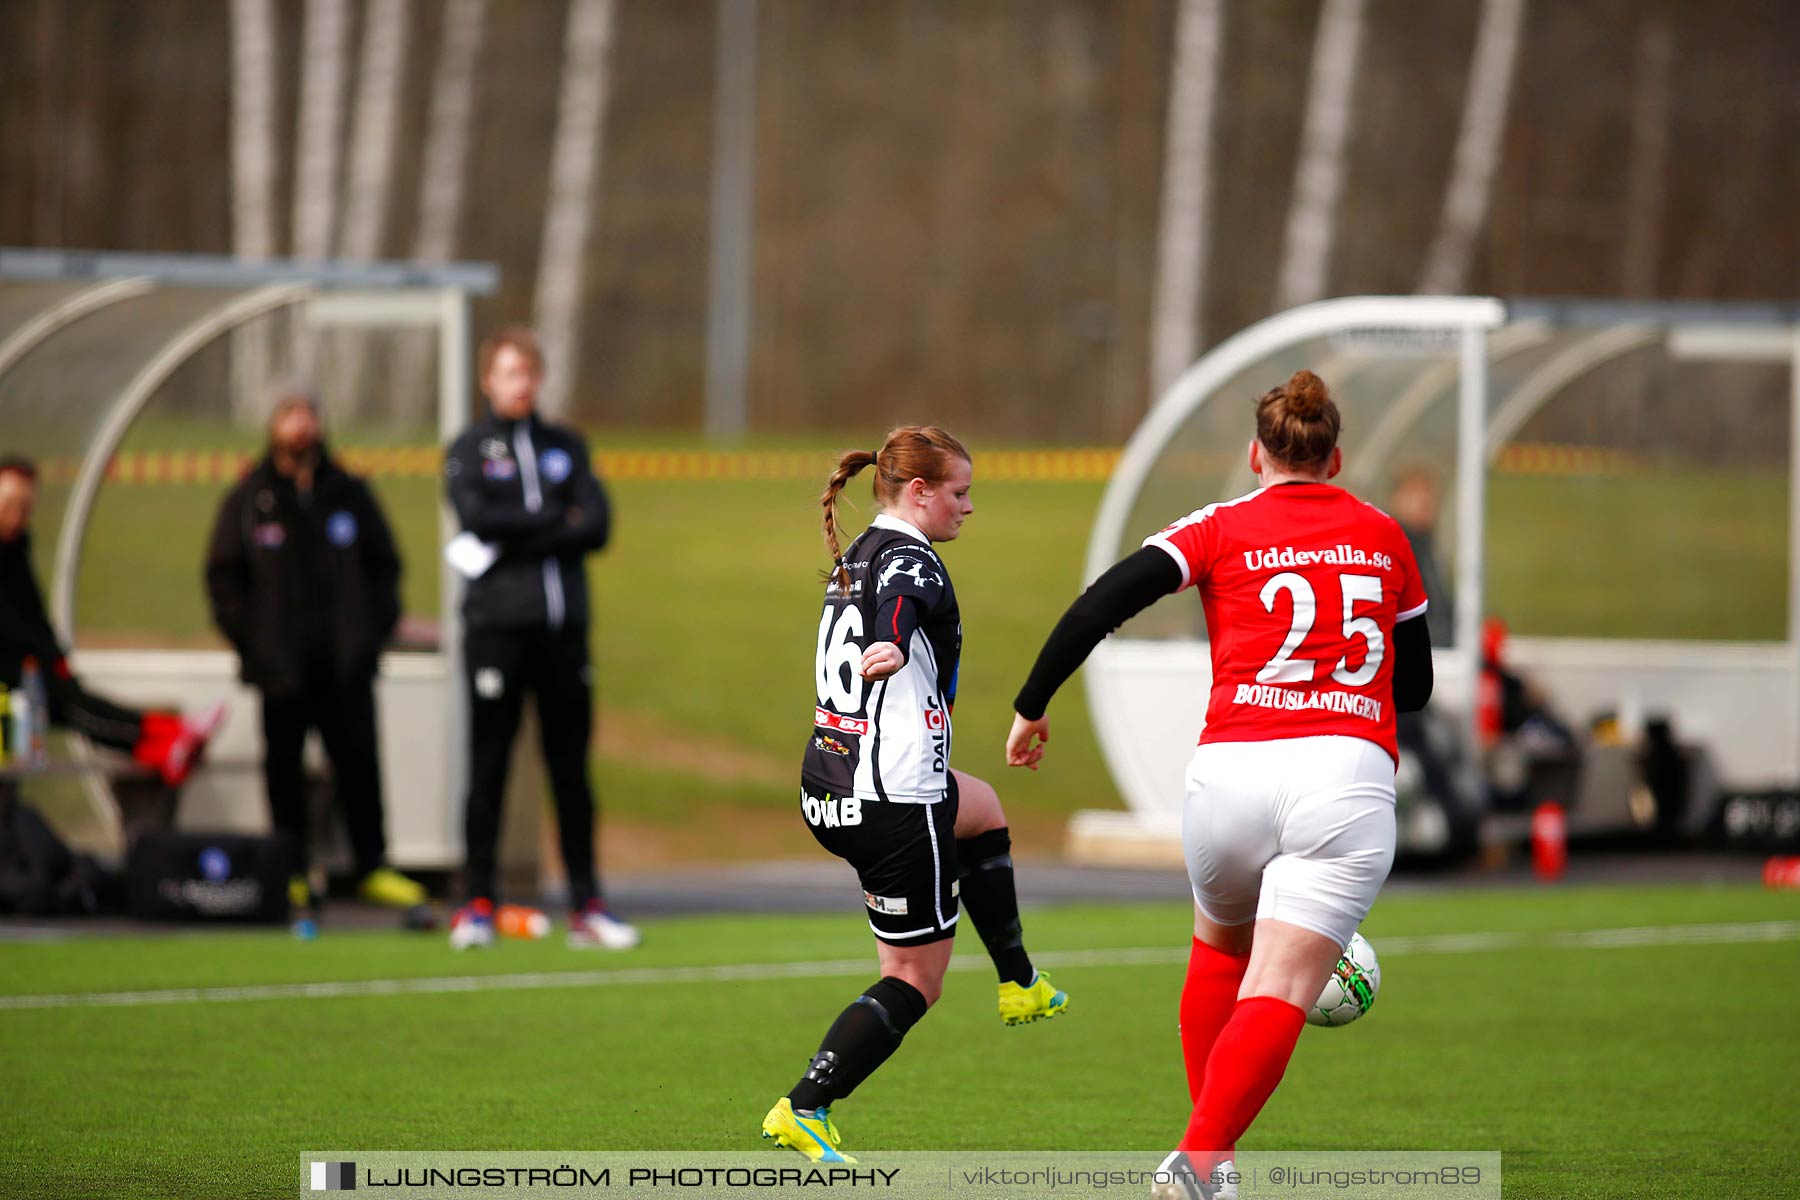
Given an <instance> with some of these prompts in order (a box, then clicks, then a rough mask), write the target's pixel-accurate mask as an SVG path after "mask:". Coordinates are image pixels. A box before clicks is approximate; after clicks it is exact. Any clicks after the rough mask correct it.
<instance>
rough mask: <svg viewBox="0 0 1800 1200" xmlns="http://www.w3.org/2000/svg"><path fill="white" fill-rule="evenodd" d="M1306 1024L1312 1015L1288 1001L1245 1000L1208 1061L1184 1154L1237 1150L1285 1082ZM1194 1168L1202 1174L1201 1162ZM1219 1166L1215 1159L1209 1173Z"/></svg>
mask: <svg viewBox="0 0 1800 1200" xmlns="http://www.w3.org/2000/svg"><path fill="white" fill-rule="evenodd" d="M1305 1024H1306V1014H1305V1013H1304V1012H1302V1011H1301V1010H1300V1009H1299V1007H1297V1006H1296V1005H1292V1004H1289V1003H1288V1002H1287V1001H1286V1000H1278V999H1276V998H1275V997H1274V996H1251V997H1249V998H1248V999H1245V1000H1240V1001H1239V1002H1238V1006H1237V1008H1236V1009H1235V1010H1234V1011H1233V1012H1232V1014H1231V1020H1229V1021H1227V1022H1226V1023H1225V1028H1224V1029H1221V1030H1220V1031H1219V1036H1218V1039H1217V1040H1216V1041H1215V1042H1214V1043H1213V1050H1212V1054H1211V1056H1210V1057H1208V1058H1207V1060H1206V1079H1205V1082H1204V1083H1202V1084H1201V1086H1200V1099H1199V1100H1197V1101H1196V1102H1195V1103H1194V1115H1193V1118H1192V1119H1191V1120H1189V1122H1188V1127H1187V1133H1185V1134H1184V1135H1182V1139H1181V1147H1180V1148H1181V1149H1183V1150H1188V1151H1201V1152H1208V1151H1210V1152H1215V1153H1216V1152H1220V1151H1225V1150H1229V1149H1230V1148H1231V1147H1233V1146H1235V1145H1236V1144H1237V1140H1238V1138H1239V1137H1241V1136H1243V1133H1244V1130H1246V1129H1248V1128H1250V1122H1252V1121H1254V1120H1256V1114H1257V1113H1259V1112H1261V1111H1262V1107H1263V1105H1264V1104H1267V1103H1268V1101H1269V1096H1270V1094H1271V1093H1272V1092H1274V1090H1275V1085H1276V1084H1278V1083H1280V1082H1281V1074H1282V1072H1283V1071H1286V1070H1287V1064H1288V1059H1289V1058H1290V1057H1292V1056H1293V1053H1294V1043H1296V1042H1298V1041H1299V1040H1300V1030H1301V1028H1302V1027H1303V1026H1304V1025H1305ZM1194 1165H1195V1167H1196V1169H1198V1168H1199V1167H1200V1163H1199V1161H1198V1160H1196V1161H1195V1164H1194ZM1216 1165H1218V1164H1217V1162H1216V1161H1214V1160H1211V1159H1209V1160H1208V1161H1207V1162H1206V1166H1205V1170H1206V1171H1207V1172H1210V1171H1211V1170H1212V1168H1213V1167H1214V1166H1216Z"/></svg>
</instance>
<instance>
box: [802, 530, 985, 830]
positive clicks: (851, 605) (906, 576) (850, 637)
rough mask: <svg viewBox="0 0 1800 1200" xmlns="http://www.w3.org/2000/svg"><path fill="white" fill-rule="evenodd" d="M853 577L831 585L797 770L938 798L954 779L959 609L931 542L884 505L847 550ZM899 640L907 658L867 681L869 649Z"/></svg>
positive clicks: (820, 781)
mask: <svg viewBox="0 0 1800 1200" xmlns="http://www.w3.org/2000/svg"><path fill="white" fill-rule="evenodd" d="M844 566H845V568H846V569H847V570H848V571H849V574H850V582H849V586H848V587H847V588H844V587H840V586H838V584H837V583H836V582H835V581H832V582H828V583H827V584H826V585H825V607H824V612H823V613H822V614H821V615H820V617H819V642H818V656H817V658H816V660H815V664H814V675H815V681H816V683H817V684H818V705H817V707H816V708H815V709H814V711H813V730H812V736H811V739H810V740H809V741H808V742H807V746H806V756H805V759H804V760H803V762H802V765H801V769H800V774H801V778H802V779H803V780H804V781H805V782H806V783H807V784H808V785H809V786H811V787H812V788H813V789H814V790H815V791H818V792H822V793H825V794H827V795H831V796H856V797H858V798H859V799H863V800H889V801H893V802H895V803H900V804H935V803H937V802H938V801H939V800H942V799H943V798H944V797H945V795H946V793H947V791H948V788H949V778H950V709H951V707H952V706H953V705H954V704H955V702H956V675H957V665H958V662H959V661H960V659H961V657H962V614H961V612H960V611H959V610H958V608H957V604H956V591H955V589H954V588H952V587H951V586H950V573H949V572H948V571H946V570H945V569H944V563H943V560H942V559H940V558H938V556H937V554H936V552H935V551H933V550H932V548H931V542H930V540H929V539H927V538H926V537H925V535H924V534H923V533H921V532H920V531H919V530H918V529H916V528H914V527H913V526H912V525H910V524H908V523H907V522H905V521H902V520H900V519H898V518H896V517H891V516H888V515H887V514H886V513H883V514H881V515H879V516H877V517H876V518H875V519H874V520H873V521H872V522H870V524H869V527H868V528H867V529H865V530H864V531H863V532H862V533H861V534H860V535H858V536H857V538H856V540H855V541H853V542H851V543H850V546H849V548H848V549H846V550H845V551H844ZM881 641H889V642H894V643H895V644H896V645H898V646H899V647H900V651H901V653H902V654H903V655H904V656H905V658H906V663H905V665H904V666H902V667H901V668H900V669H899V670H898V671H896V672H894V674H892V675H890V676H888V678H886V679H883V680H879V681H877V682H873V683H871V682H870V681H869V680H866V679H864V678H863V677H862V676H861V675H860V674H859V673H858V671H857V668H858V667H859V666H860V665H861V663H862V656H863V651H864V650H866V649H868V647H870V646H872V645H874V644H875V643H876V642H881Z"/></svg>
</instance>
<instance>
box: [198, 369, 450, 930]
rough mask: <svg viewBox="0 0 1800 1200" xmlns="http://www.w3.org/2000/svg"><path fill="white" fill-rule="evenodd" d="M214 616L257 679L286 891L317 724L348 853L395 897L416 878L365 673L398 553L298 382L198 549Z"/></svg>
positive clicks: (380, 638)
mask: <svg viewBox="0 0 1800 1200" xmlns="http://www.w3.org/2000/svg"><path fill="white" fill-rule="evenodd" d="M206 590H207V595H208V597H209V599H210V600H211V602H212V614H213V622H214V623H215V624H216V625H217V626H218V627H219V630H220V632H222V633H223V634H224V635H225V637H226V638H227V639H228V640H230V642H231V644H232V645H233V646H234V647H236V649H237V652H238V659H239V661H240V663H241V664H242V675H243V679H244V682H245V683H247V684H249V685H250V686H251V687H254V688H256V689H257V690H258V691H260V692H261V693H262V719H263V779H264V782H265V784H266V785H267V788H268V793H269V810H270V816H271V819H272V821H273V824H274V826H275V828H276V830H277V831H278V832H280V833H282V834H284V835H286V836H287V838H288V839H289V841H290V843H291V850H292V856H293V857H292V878H291V880H290V883H289V892H290V897H291V899H292V900H293V902H294V903H295V905H296V906H297V907H299V908H302V909H308V908H311V907H313V906H314V903H315V898H314V896H313V895H312V892H311V889H310V887H309V886H308V884H307V875H308V863H309V858H310V855H309V847H308V842H309V836H308V833H309V831H308V826H307V811H306V788H305V776H304V769H303V766H302V758H303V751H304V750H305V746H306V735H307V732H308V731H309V730H312V729H317V730H318V731H319V736H320V739H321V740H322V741H323V742H324V745H325V754H326V757H327V758H329V759H330V761H331V772H332V782H333V785H334V791H335V793H336V799H337V803H338V806H339V807H340V808H341V809H342V810H343V814H344V820H345V824H346V826H347V827H348V829H349V833H350V846H351V851H352V853H353V855H354V857H355V868H356V873H357V878H358V880H359V883H358V891H359V893H360V894H361V895H362V896H363V898H365V899H367V900H372V901H374V902H376V903H378V904H386V905H390V906H393V907H397V908H405V907H411V906H413V905H416V904H420V903H422V902H423V901H424V900H425V890H424V889H423V888H422V887H420V886H419V885H418V884H417V883H416V882H414V881H413V880H411V879H408V878H406V877H405V876H403V875H401V874H399V873H398V872H397V871H394V870H393V869H392V868H390V867H389V866H388V865H387V835H386V829H385V826H384V814H383V809H382V796H381V759H380V752H379V748H378V747H379V741H378V735H377V725H376V719H375V674H376V668H377V664H378V660H379V658H380V654H381V647H382V645H383V644H384V643H386V641H387V639H388V636H389V635H390V634H391V633H392V632H393V630H394V626H395V624H396V623H397V622H398V621H399V619H400V556H399V553H398V552H397V551H396V550H395V548H394V537H393V534H392V532H391V531H390V530H389V528H388V523H387V520H386V518H385V517H383V516H382V512H381V507H380V506H379V505H378V504H377V503H376V502H375V496H374V493H373V492H371V491H370V490H369V487H368V485H367V484H366V483H364V482H363V481H362V480H361V479H359V478H357V477H356V476H355V475H352V474H350V473H349V472H348V471H346V470H344V468H343V467H341V466H340V465H339V464H338V462H337V460H336V459H334V458H332V456H331V454H330V453H329V451H328V450H327V449H326V446H325V443H324V440H323V438H322V436H321V428H320V420H319V409H318V402H317V400H316V398H315V397H314V395H313V393H312V391H311V389H310V388H309V387H307V386H306V385H305V384H301V383H298V382H288V383H284V384H282V385H280V386H279V387H277V389H276V402H275V411H274V415H273V416H272V417H271V418H270V421H269V446H268V452H267V453H266V454H265V455H264V456H263V458H262V460H261V461H260V462H258V463H257V464H256V465H255V466H254V467H252V468H251V469H250V471H249V473H248V474H246V475H245V476H244V478H243V479H242V481H240V482H239V483H238V485H237V486H236V487H234V488H232V489H231V491H230V492H229V493H227V495H226V497H225V501H224V503H223V504H222V505H220V507H219V515H218V520H217V521H216V522H215V523H214V525H213V532H212V543H211V548H210V549H209V551H208V552H207V557H206Z"/></svg>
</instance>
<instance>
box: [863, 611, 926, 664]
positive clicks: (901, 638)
mask: <svg viewBox="0 0 1800 1200" xmlns="http://www.w3.org/2000/svg"><path fill="white" fill-rule="evenodd" d="M908 601H911V603H910V604H909V603H908ZM919 615H920V609H919V600H918V597H916V596H906V595H900V596H889V597H888V598H887V599H886V600H883V601H882V602H881V607H880V608H878V609H876V610H875V628H874V630H873V632H872V634H871V644H873V643H874V642H892V643H893V644H894V645H896V646H898V647H900V661H901V662H902V663H907V662H911V661H912V635H913V631H914V630H915V629H917V628H918V627H919Z"/></svg>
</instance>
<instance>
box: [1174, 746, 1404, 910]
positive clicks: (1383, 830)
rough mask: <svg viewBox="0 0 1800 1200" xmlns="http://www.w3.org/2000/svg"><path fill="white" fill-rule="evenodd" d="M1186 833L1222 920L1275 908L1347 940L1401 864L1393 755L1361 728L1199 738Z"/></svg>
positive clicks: (1198, 885)
mask: <svg viewBox="0 0 1800 1200" xmlns="http://www.w3.org/2000/svg"><path fill="white" fill-rule="evenodd" d="M1181 841H1182V849H1183V852H1184V853H1185V855H1186V857H1187V869H1188V879H1189V881H1190V882H1192V884H1193V885H1194V902H1195V903H1197V904H1198V905H1199V906H1200V911H1201V912H1202V913H1204V914H1205V915H1206V916H1208V917H1210V918H1211V919H1212V920H1214V921H1216V922H1217V923H1219V924H1220V925H1242V924H1244V923H1245V922H1247V921H1252V920H1257V919H1260V918H1273V919H1275V920H1277V921H1286V922H1287V923H1288V924H1290V925H1298V926H1300V927H1301V928H1303V929H1310V930H1312V931H1313V932H1315V933H1322V934H1324V935H1325V936H1326V937H1329V938H1333V939H1335V940H1336V941H1337V942H1338V943H1339V944H1340V945H1344V944H1347V943H1348V942H1349V941H1350V935H1351V934H1353V933H1355V932H1356V927H1357V926H1358V925H1359V924H1361V923H1362V919H1363V918H1364V917H1366V916H1368V915H1369V909H1370V908H1371V907H1372V906H1373V905H1374V903H1375V895H1376V893H1378V892H1379V891H1381V885H1382V883H1383V882H1384V881H1385V880H1386V879H1387V876H1388V870H1389V869H1390V868H1391V867H1392V866H1393V865H1394V760H1393V759H1392V758H1389V757H1388V753H1387V751H1385V750H1383V749H1382V748H1381V747H1380V746H1377V745H1376V744H1375V743H1374V742H1369V741H1364V740H1363V739H1362V738H1354V737H1303V738H1282V739H1279V740H1276V741H1267V742H1210V743H1207V744H1206V745H1203V746H1199V747H1196V748H1195V750H1194V757H1193V761H1192V762H1190V763H1189V764H1188V771H1187V804H1186V806H1185V808H1184V810H1183V812H1182V820H1181Z"/></svg>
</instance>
